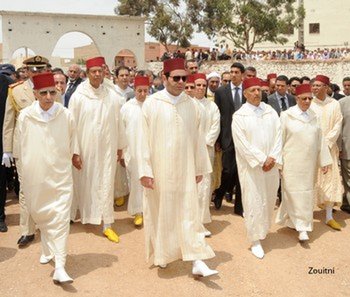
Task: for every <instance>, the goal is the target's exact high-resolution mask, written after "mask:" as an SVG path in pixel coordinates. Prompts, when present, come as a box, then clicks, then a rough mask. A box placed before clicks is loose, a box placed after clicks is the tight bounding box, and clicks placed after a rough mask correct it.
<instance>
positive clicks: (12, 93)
mask: <svg viewBox="0 0 350 297" xmlns="http://www.w3.org/2000/svg"><path fill="white" fill-rule="evenodd" d="M48 63H49V61H48V59H46V58H44V57H42V56H35V57H31V58H28V59H26V60H24V61H23V64H24V66H25V67H26V68H27V69H28V75H29V79H28V80H26V81H19V82H17V83H15V84H13V85H11V86H10V88H9V92H8V97H7V100H6V110H5V118H4V125H3V151H4V153H3V156H2V163H3V164H5V166H6V167H11V162H13V161H14V160H15V163H16V167H17V172H18V178H19V181H21V166H20V160H19V159H18V158H19V156H18V150H17V148H18V145H17V143H18V141H19V139H18V136H17V119H18V116H19V113H20V111H21V110H22V109H23V108H25V107H27V106H29V105H31V104H32V103H33V102H34V100H35V97H34V94H33V77H34V76H35V75H36V74H38V73H41V72H46V70H47V64H48ZM19 205H20V232H21V237H20V238H19V240H18V242H17V244H18V246H19V247H24V246H26V245H28V244H29V243H30V242H32V241H33V239H34V233H35V225H34V222H33V220H32V218H31V217H30V215H29V213H28V209H27V207H26V203H25V200H24V195H23V191H22V188H21V187H20V190H19Z"/></svg>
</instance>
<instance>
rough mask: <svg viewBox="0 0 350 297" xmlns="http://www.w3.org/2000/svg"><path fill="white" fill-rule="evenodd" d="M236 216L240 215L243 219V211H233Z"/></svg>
mask: <svg viewBox="0 0 350 297" xmlns="http://www.w3.org/2000/svg"><path fill="white" fill-rule="evenodd" d="M233 212H234V213H235V214H236V215H239V216H241V217H242V218H243V211H242V210H234V211H233Z"/></svg>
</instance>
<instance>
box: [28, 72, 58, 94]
mask: <svg viewBox="0 0 350 297" xmlns="http://www.w3.org/2000/svg"><path fill="white" fill-rule="evenodd" d="M33 84H34V90H40V89H43V88H48V87H54V86H55V81H54V79H53V74H52V73H51V72H45V73H40V74H37V75H35V76H33Z"/></svg>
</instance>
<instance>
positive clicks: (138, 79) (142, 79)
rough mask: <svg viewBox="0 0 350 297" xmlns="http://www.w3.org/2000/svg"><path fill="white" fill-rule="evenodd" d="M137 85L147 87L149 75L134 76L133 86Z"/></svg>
mask: <svg viewBox="0 0 350 297" xmlns="http://www.w3.org/2000/svg"><path fill="white" fill-rule="evenodd" d="M139 86H147V87H149V77H148V76H140V75H137V76H135V79H134V88H136V87H139Z"/></svg>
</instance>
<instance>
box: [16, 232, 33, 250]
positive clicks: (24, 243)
mask: <svg viewBox="0 0 350 297" xmlns="http://www.w3.org/2000/svg"><path fill="white" fill-rule="evenodd" d="M33 240H34V234H32V235H22V236H21V237H20V239H18V241H17V244H18V246H19V247H25V246H27V245H28V244H29V243H30V242H32V241H33Z"/></svg>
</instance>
